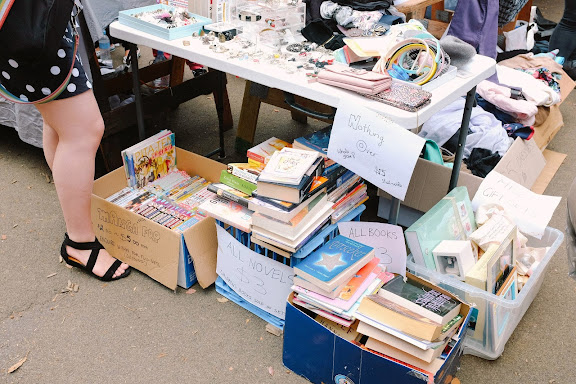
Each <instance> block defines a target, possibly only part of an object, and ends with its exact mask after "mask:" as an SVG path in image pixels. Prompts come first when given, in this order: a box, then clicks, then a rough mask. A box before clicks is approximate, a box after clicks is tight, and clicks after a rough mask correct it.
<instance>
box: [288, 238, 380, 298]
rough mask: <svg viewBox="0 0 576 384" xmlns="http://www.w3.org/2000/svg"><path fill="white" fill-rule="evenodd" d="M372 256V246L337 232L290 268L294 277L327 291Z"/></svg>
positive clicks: (347, 277) (358, 268) (368, 260)
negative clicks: (292, 269)
mask: <svg viewBox="0 0 576 384" xmlns="http://www.w3.org/2000/svg"><path fill="white" fill-rule="evenodd" d="M373 258H374V248H372V247H369V246H367V245H364V244H362V243H359V242H357V241H355V240H352V239H349V238H347V237H344V236H342V235H338V236H336V237H334V238H332V239H331V240H329V241H328V242H327V243H326V244H324V245H323V246H322V247H320V248H319V249H318V250H316V251H314V252H313V253H312V254H310V255H309V256H307V257H306V258H305V259H304V260H303V261H302V262H300V264H298V265H296V266H295V267H294V272H295V274H296V275H297V276H300V277H302V278H303V279H305V280H308V281H309V282H311V283H313V284H314V285H316V286H318V287H320V288H322V289H324V290H326V291H331V290H333V289H334V288H335V287H336V286H338V285H340V284H342V283H343V282H344V281H347V280H349V279H350V278H351V277H352V276H353V275H354V274H355V273H356V272H358V271H359V270H360V268H362V267H363V266H364V265H366V264H368V262H370V260H372V259H373Z"/></svg>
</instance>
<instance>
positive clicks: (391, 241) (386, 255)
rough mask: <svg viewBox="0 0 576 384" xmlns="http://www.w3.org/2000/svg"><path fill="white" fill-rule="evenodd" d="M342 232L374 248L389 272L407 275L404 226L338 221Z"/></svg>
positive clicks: (381, 263) (380, 262)
mask: <svg viewBox="0 0 576 384" xmlns="http://www.w3.org/2000/svg"><path fill="white" fill-rule="evenodd" d="M338 230H339V231H340V234H341V235H343V236H346V237H347V238H349V239H352V240H356V241H358V242H360V243H362V244H366V245H369V246H371V247H373V248H374V252H375V256H376V257H377V258H378V259H380V261H379V264H380V265H385V266H386V271H387V272H393V273H398V274H400V275H402V276H406V243H404V232H403V231H402V227H400V226H398V225H392V224H384V223H372V222H363V221H346V222H340V223H338Z"/></svg>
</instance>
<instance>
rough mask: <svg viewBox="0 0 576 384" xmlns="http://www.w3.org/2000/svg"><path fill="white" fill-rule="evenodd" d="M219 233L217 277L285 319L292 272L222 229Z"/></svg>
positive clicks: (247, 298) (258, 304)
mask: <svg viewBox="0 0 576 384" xmlns="http://www.w3.org/2000/svg"><path fill="white" fill-rule="evenodd" d="M216 229H217V232H218V261H217V264H216V272H217V273H218V275H219V276H220V277H221V278H222V279H223V280H224V281H225V282H226V284H228V285H229V286H230V288H232V289H233V290H234V292H236V293H237V294H238V295H240V296H241V297H242V298H243V299H244V300H246V301H248V302H250V303H251V304H254V305H255V306H257V307H258V308H260V309H262V310H264V311H266V312H268V313H270V314H272V315H274V316H276V317H279V318H280V319H284V318H285V316H286V299H287V298H288V295H289V294H290V292H291V291H292V289H291V287H292V284H293V283H292V278H293V277H294V271H293V269H292V268H291V267H288V266H286V265H284V264H281V263H279V262H277V261H274V260H272V259H269V258H267V257H265V256H262V255H260V254H258V253H256V252H254V251H252V250H251V249H249V248H247V247H245V246H244V245H242V244H241V243H240V242H239V241H238V240H236V239H235V238H234V237H233V236H232V235H230V234H229V233H228V232H227V231H226V230H225V229H224V228H222V227H220V226H219V225H216Z"/></svg>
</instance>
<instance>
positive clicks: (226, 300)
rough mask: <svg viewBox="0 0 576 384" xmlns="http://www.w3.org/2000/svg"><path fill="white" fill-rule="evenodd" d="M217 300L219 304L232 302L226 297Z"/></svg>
mask: <svg viewBox="0 0 576 384" xmlns="http://www.w3.org/2000/svg"><path fill="white" fill-rule="evenodd" d="M216 300H218V302H219V303H226V302H228V301H230V300H228V299H227V298H225V297H219V298H217V299H216Z"/></svg>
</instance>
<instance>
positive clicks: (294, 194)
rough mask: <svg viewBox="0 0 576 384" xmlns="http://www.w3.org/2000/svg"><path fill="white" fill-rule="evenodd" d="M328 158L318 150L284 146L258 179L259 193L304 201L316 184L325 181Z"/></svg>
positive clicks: (298, 201) (265, 195) (257, 191)
mask: <svg viewBox="0 0 576 384" xmlns="http://www.w3.org/2000/svg"><path fill="white" fill-rule="evenodd" d="M323 171H324V158H323V157H322V156H320V155H319V154H318V153H317V152H314V151H305V150H301V149H293V148H287V147H285V148H283V149H282V150H280V151H277V152H275V153H274V154H273V155H272V157H271V158H270V160H269V162H268V164H266V166H265V167H264V169H263V170H262V172H261V173H260V176H258V180H257V182H256V186H257V189H256V195H257V196H261V197H264V198H269V199H275V200H282V201H286V202H289V203H294V204H299V203H301V202H302V201H303V200H304V199H305V198H306V197H307V196H309V193H310V192H311V191H313V190H314V188H315V185H313V183H314V182H316V184H318V183H323V182H324V181H325V179H326V178H322V177H321V176H322V173H323Z"/></svg>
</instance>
